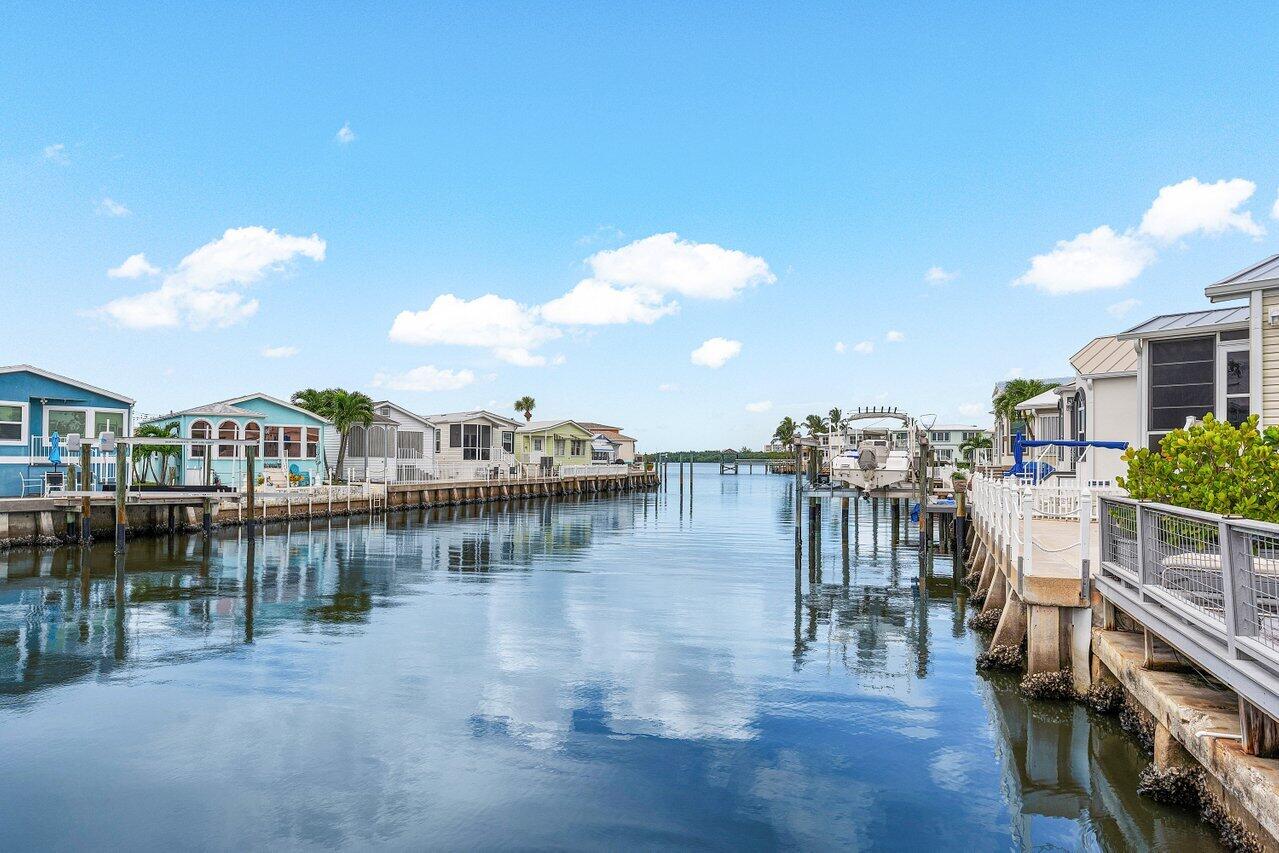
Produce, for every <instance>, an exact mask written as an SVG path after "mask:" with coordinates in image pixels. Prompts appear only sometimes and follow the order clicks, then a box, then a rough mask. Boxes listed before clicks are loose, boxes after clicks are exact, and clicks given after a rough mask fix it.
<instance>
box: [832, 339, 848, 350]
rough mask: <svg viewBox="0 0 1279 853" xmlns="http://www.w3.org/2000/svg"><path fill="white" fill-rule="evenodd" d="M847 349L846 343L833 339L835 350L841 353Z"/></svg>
mask: <svg viewBox="0 0 1279 853" xmlns="http://www.w3.org/2000/svg"><path fill="white" fill-rule="evenodd" d="M847 349H848V345H847V344H845V343H844V342H843V341H835V352H838V353H842V352H844V351H845V350H847Z"/></svg>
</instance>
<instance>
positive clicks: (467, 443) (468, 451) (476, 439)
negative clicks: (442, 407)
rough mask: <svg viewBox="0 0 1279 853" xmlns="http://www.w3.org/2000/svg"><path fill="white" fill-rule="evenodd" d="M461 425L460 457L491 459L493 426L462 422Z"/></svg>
mask: <svg viewBox="0 0 1279 853" xmlns="http://www.w3.org/2000/svg"><path fill="white" fill-rule="evenodd" d="M455 426H456V425H455ZM461 427H462V458H463V459H483V460H487V459H491V458H492V456H493V453H492V442H493V427H491V426H489V425H488V424H462V425H461Z"/></svg>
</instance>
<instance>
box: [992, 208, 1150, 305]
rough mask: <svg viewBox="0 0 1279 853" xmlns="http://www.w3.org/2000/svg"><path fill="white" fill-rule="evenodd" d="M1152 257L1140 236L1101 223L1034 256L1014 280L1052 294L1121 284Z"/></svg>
mask: <svg viewBox="0 0 1279 853" xmlns="http://www.w3.org/2000/svg"><path fill="white" fill-rule="evenodd" d="M1154 260H1155V252H1154V250H1153V249H1151V248H1150V247H1149V246H1147V245H1146V244H1145V243H1144V242H1142V241H1141V240H1140V239H1138V238H1136V237H1134V236H1133V235H1132V234H1131V233H1127V234H1116V233H1115V232H1114V230H1113V229H1112V228H1111V227H1110V226H1109V225H1102V226H1100V227H1099V228H1096V229H1094V230H1092V231H1088V232H1085V233H1083V234H1079V235H1078V236H1076V237H1075V238H1074V239H1072V240H1059V241H1057V245H1056V246H1055V247H1054V248H1053V250H1052V251H1051V252H1048V253H1046V254H1043V255H1035V257H1033V258H1031V259H1030V269H1028V270H1026V272H1025V273H1023V274H1022V276H1021V277H1020V278H1018V279H1017V280H1016V281H1014V282H1013V283H1014V284H1030V285H1034V286H1035V287H1036V288H1038V289H1039V290H1042V291H1044V292H1045V293H1051V294H1053V295H1060V294H1064V293H1082V292H1084V291H1088V290H1101V289H1105V288H1111V287H1122V286H1123V285H1125V284H1127V283H1128V282H1130V281H1132V280H1133V279H1134V278H1136V277H1137V276H1139V275H1140V274H1141V272H1142V270H1144V269H1145V268H1146V267H1148V266H1149V265H1150V264H1152V263H1153V262H1154Z"/></svg>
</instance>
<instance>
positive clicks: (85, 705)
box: [0, 466, 1216, 851]
mask: <svg viewBox="0 0 1279 853" xmlns="http://www.w3.org/2000/svg"><path fill="white" fill-rule="evenodd" d="M789 487H790V480H789V479H787V478H785V477H780V476H770V475H764V474H762V473H760V472H758V471H756V473H754V474H747V473H746V472H745V469H743V473H742V474H741V475H739V476H725V477H720V476H718V473H717V469H716V468H715V467H713V466H699V468H698V472H697V478H696V481H695V485H694V489H693V494H692V496H691V499H690V495H689V494H688V493H685V495H684V499H683V501H682V503H681V500H680V496H679V492H678V490H677V485H676V484H675V483H673V482H672V483H670V484H668V487H667V490H666V491H664V492H658V493H634V494H627V495H620V496H615V497H600V498H583V499H563V498H560V499H539V500H529V501H523V502H517V503H513V504H510V505H487V506H469V507H460V508H448V509H439V510H433V511H410V512H405V513H399V514H390V515H387V516H385V517H380V518H376V519H373V520H367V519H350V520H347V519H342V520H335V521H332V522H314V523H311V524H307V523H295V524H292V525H287V526H286V525H283V524H279V525H271V526H268V527H267V528H266V529H265V530H262V531H260V535H259V536H258V537H256V538H255V539H254V540H253V541H252V542H250V541H249V540H248V539H247V538H246V537H245V535H244V532H243V531H240V530H226V531H222V532H220V533H218V534H217V535H216V536H215V537H214V538H213V540H212V541H211V542H208V543H206V542H205V541H204V540H203V539H202V538H201V537H200V536H198V535H197V536H186V535H179V536H172V537H168V538H159V539H139V540H136V541H133V542H131V543H130V545H129V548H128V553H127V558H126V561H125V564H124V565H123V570H122V571H118V570H117V567H116V565H115V563H114V560H113V555H112V553H111V551H110V547H109V545H108V546H95V547H94V548H93V549H92V553H91V555H90V559H88V560H87V561H82V560H81V556H80V553H79V550H78V549H74V548H63V549H46V550H39V551H32V550H28V549H20V550H14V551H11V552H8V553H6V554H0V756H2V757H3V772H2V773H0V827H3V830H2V832H0V848H5V849H21V850H30V849H51V848H52V849H71V848H76V849H90V848H107V849H130V850H159V849H171V848H182V849H186V848H197V849H236V850H240V849H254V848H268V847H269V848H272V849H298V848H327V847H339V846H340V847H354V848H361V849H364V848H391V849H495V848H521V849H527V848H556V849H598V848H601V847H609V848H624V849H632V848H672V847H675V848H688V847H697V848H713V849H733V850H740V849H758V848H778V847H783V848H803V849H847V848H852V849H856V848H863V849H929V850H933V849H959V850H969V851H976V850H999V849H1012V848H1016V849H1027V848H1032V847H1033V848H1037V849H1062V850H1073V849H1089V850H1143V849H1165V850H1167V849H1191V848H1192V847H1193V848H1194V849H1214V848H1215V846H1216V845H1215V842H1214V841H1213V840H1212V839H1211V838H1210V837H1209V836H1208V835H1207V834H1206V833H1205V832H1204V831H1203V830H1202V829H1201V827H1200V825H1199V824H1198V823H1197V822H1195V821H1193V820H1191V819H1190V818H1188V817H1186V816H1185V815H1183V814H1181V813H1179V812H1176V811H1172V810H1169V809H1166V808H1163V807H1160V806H1156V805H1154V804H1152V803H1150V802H1149V801H1147V800H1145V799H1143V798H1139V797H1138V796H1137V795H1136V786H1137V779H1136V777H1137V774H1138V773H1139V772H1140V770H1141V769H1142V768H1143V767H1144V766H1145V765H1146V763H1147V759H1146V758H1145V757H1144V756H1143V755H1142V754H1141V753H1140V751H1139V750H1138V748H1137V747H1136V746H1135V745H1134V744H1133V742H1132V741H1131V740H1130V739H1129V738H1128V737H1127V736H1126V735H1125V734H1124V733H1123V732H1122V731H1120V730H1119V729H1118V727H1117V725H1115V724H1114V723H1113V722H1111V721H1109V720H1106V719H1097V718H1093V717H1091V716H1090V715H1089V714H1088V713H1087V712H1085V711H1084V710H1083V709H1082V708H1079V707H1076V706H1073V705H1062V704H1054V703H1039V702H1027V701H1026V700H1024V699H1022V698H1021V696H1020V695H1019V694H1018V693H1017V691H1016V684H1015V682H1014V681H1013V680H1010V679H1007V678H986V677H982V676H979V675H977V674H976V673H975V672H974V667H973V658H974V656H975V654H976V653H977V652H978V651H979V644H978V639H977V638H976V637H975V636H974V635H973V633H972V632H971V631H969V630H968V629H967V628H965V627H964V620H965V618H966V616H967V615H968V614H967V613H966V610H965V607H964V602H963V600H962V598H959V597H956V596H955V595H953V591H952V587H951V581H950V577H951V567H950V564H949V562H948V561H947V558H944V557H937V558H935V559H934V561H933V563H932V565H931V577H927V576H926V577H925V579H924V580H923V581H922V582H921V581H920V561H919V558H918V551H917V550H916V549H915V548H914V547H913V546H911V547H905V546H898V547H895V546H894V545H893V543H892V541H891V534H890V530H889V525H888V519H887V517H886V515H887V514H886V513H884V514H882V517H881V518H880V519H879V524H878V526H876V525H875V524H874V523H873V522H872V518H871V514H870V509H869V506H867V505H861V506H859V507H857V508H856V509H857V513H856V514H855V516H854V519H853V522H852V523H851V524H850V533H849V539H850V542H849V544H848V547H847V549H845V548H844V547H843V545H842V543H841V537H840V530H839V526H838V524H839V519H838V513H837V512H836V513H832V512H830V511H829V508H828V509H827V512H826V514H825V517H824V519H823V522H822V530H821V540H822V541H821V548H822V553H821V559H820V563H819V565H818V566H814V568H815V569H817V570H818V571H820V578H814V577H811V576H810V567H809V563H808V555H807V554H804V555H802V556H801V557H800V558H799V559H798V560H797V559H796V553H795V528H794V524H793V519H794V516H793V512H794V509H795V508H794V505H793V499H792V496H791V493H790V489H789ZM803 540H804V541H806V540H807V535H806V534H805V536H804V537H803ZM845 553H846V554H847V559H845ZM246 566H251V567H252V568H251V571H248V572H246ZM926 568H927V567H926Z"/></svg>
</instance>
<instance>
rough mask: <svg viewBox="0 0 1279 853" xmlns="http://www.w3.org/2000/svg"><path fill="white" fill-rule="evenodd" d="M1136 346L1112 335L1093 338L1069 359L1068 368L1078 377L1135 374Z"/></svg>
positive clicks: (1137, 358)
mask: <svg viewBox="0 0 1279 853" xmlns="http://www.w3.org/2000/svg"><path fill="white" fill-rule="evenodd" d="M1139 361H1140V357H1139V356H1138V355H1137V345H1136V344H1135V343H1133V342H1132V341H1131V340H1120V339H1119V338H1118V337H1116V336H1114V335H1108V336H1106V337H1104V338H1093V339H1092V340H1091V341H1089V342H1088V343H1087V344H1085V345H1084V347H1083V349H1081V350H1080V351H1079V352H1077V353H1075V354H1074V355H1072V356H1071V357H1070V366H1071V367H1073V368H1075V370H1076V371H1077V372H1078V373H1079V375H1080V376H1107V375H1112V374H1116V373H1136V372H1137V363H1138V362H1139Z"/></svg>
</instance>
